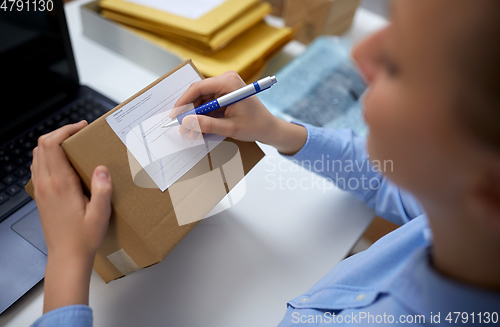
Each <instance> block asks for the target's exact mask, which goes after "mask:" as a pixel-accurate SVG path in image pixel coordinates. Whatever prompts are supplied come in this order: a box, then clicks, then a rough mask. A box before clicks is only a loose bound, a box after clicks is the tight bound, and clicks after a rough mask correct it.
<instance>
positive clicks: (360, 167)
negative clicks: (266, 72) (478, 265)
mask: <svg viewBox="0 0 500 327" xmlns="http://www.w3.org/2000/svg"><path fill="white" fill-rule="evenodd" d="M304 126H305V127H306V128H307V132H308V135H307V141H306V143H305V145H304V146H303V147H302V149H301V150H300V151H299V152H298V153H296V154H295V155H293V156H286V157H287V158H289V159H291V160H294V161H296V162H297V163H298V164H300V165H302V166H304V167H306V168H308V169H310V170H311V171H313V172H315V173H317V174H319V175H321V176H323V177H325V178H327V179H329V180H331V181H332V182H333V183H335V184H336V185H337V186H338V187H339V188H341V189H345V190H347V191H349V192H351V193H353V194H354V195H355V196H356V197H357V198H359V199H361V200H363V201H365V202H366V203H367V205H368V206H370V207H372V208H374V209H375V212H376V214H377V215H379V216H381V217H383V218H385V219H387V220H389V221H392V222H394V223H397V224H400V225H403V226H402V227H400V228H398V229H397V230H395V231H394V232H392V233H390V234H388V235H386V236H385V237H383V238H381V239H380V240H379V241H377V242H376V243H375V244H373V245H372V246H371V247H370V248H369V249H368V250H366V251H363V252H361V253H358V254H356V255H354V256H351V257H349V258H347V259H345V260H343V261H342V262H340V263H339V264H338V265H337V266H335V268H333V269H332V270H331V271H330V272H329V273H328V274H327V275H326V276H325V277H323V278H322V279H321V280H320V281H319V282H318V283H316V285H314V286H313V287H311V289H309V290H308V291H307V292H306V293H304V294H302V295H300V296H298V297H296V298H295V299H293V300H291V301H289V302H288V303H287V312H286V314H285V317H284V318H283V320H282V321H281V323H280V324H279V326H280V327H285V326H327V325H331V324H333V323H334V324H335V325H336V326H339V325H340V326H352V325H358V326H364V325H379V326H384V325H388V324H392V323H407V324H415V325H418V324H420V325H439V324H441V325H450V324H455V323H457V324H460V325H478V324H480V323H484V324H486V325H494V324H495V323H497V322H500V317H499V316H498V315H499V314H500V312H499V311H500V294H498V293H495V292H490V291H487V290H483V289H478V288H474V287H471V286H468V285H464V284H460V283H458V282H456V281H453V280H450V279H447V278H446V277H444V276H442V275H440V274H439V273H438V272H437V271H435V270H434V269H433V268H432V265H431V261H430V254H431V251H432V247H431V244H432V240H431V238H432V237H431V233H430V229H429V228H428V225H427V219H426V216H425V214H424V212H423V210H422V208H421V207H420V205H419V204H418V202H417V201H416V200H415V199H414V198H413V197H412V196H411V195H410V194H409V193H408V192H405V191H404V190H402V189H400V188H399V187H397V186H396V185H394V184H392V183H391V182H390V181H389V180H387V179H386V178H384V177H383V175H382V174H381V173H380V170H384V171H387V170H388V169H392V168H393V167H392V166H391V163H390V162H386V163H377V162H374V163H370V162H369V161H368V156H367V152H366V148H365V139H364V138H361V137H357V136H356V135H355V134H354V133H353V132H352V131H351V130H331V129H322V128H317V127H313V126H311V125H307V124H304ZM384 165H385V169H384ZM63 325H64V326H78V327H80V326H82V327H83V326H91V325H92V311H91V310H90V308H88V307H86V306H68V307H63V308H59V309H56V310H53V311H51V312H49V313H47V314H45V315H44V316H42V317H41V318H40V319H39V320H37V321H36V322H35V324H34V325H33V326H37V327H38V326H63Z"/></svg>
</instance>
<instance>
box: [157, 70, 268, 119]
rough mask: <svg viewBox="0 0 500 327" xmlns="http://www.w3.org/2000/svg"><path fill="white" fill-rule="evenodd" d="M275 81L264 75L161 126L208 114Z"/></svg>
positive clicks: (262, 89) (259, 90) (266, 87)
mask: <svg viewBox="0 0 500 327" xmlns="http://www.w3.org/2000/svg"><path fill="white" fill-rule="evenodd" d="M276 82H277V81H276V77H275V76H268V77H264V78H263V79H261V80H258V81H257V82H254V83H252V84H248V85H246V86H244V87H242V88H241V89H238V90H236V91H233V92H231V93H228V94H226V95H223V96H221V97H220V98H217V99H215V100H213V101H210V102H208V103H205V104H203V105H201V106H199V107H196V108H194V109H191V110H188V111H186V112H183V113H181V114H179V115H178V116H177V117H174V118H171V119H170V121H169V122H168V123H166V124H165V125H163V126H162V127H170V126H176V125H181V124H182V120H183V119H184V117H186V116H187V115H204V114H208V113H209V112H212V111H214V110H217V109H219V108H221V107H227V106H230V105H232V104H234V103H236V102H238V101H241V100H243V99H246V98H248V97H250V96H252V95H254V94H257V93H259V92H262V91H264V90H267V89H268V88H270V87H271V86H272V85H273V84H274V83H276Z"/></svg>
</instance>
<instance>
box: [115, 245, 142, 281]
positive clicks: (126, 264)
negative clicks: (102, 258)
mask: <svg viewBox="0 0 500 327" xmlns="http://www.w3.org/2000/svg"><path fill="white" fill-rule="evenodd" d="M108 260H109V261H111V263H112V264H113V265H114V266H115V267H116V269H118V270H119V271H120V272H121V273H122V274H124V275H128V274H130V273H133V272H134V271H136V270H139V269H140V267H139V266H138V265H137V264H136V263H135V262H134V260H132V258H131V257H130V256H129V255H128V254H127V252H125V250H124V249H120V250H118V251H116V252H113V253H111V254H110V255H108Z"/></svg>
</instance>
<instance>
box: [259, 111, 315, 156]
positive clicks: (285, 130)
mask: <svg viewBox="0 0 500 327" xmlns="http://www.w3.org/2000/svg"><path fill="white" fill-rule="evenodd" d="M267 134H268V135H267V138H266V139H265V141H262V143H265V144H268V145H271V146H273V147H275V148H276V149H277V150H278V151H279V152H281V153H282V154H285V155H293V154H295V153H297V152H299V150H300V149H302V147H303V146H304V144H305V143H306V141H307V130H306V128H305V127H304V126H301V125H297V124H294V123H290V122H286V121H284V120H282V119H279V118H277V117H274V120H273V122H272V124H271V127H270V128H269V133H267Z"/></svg>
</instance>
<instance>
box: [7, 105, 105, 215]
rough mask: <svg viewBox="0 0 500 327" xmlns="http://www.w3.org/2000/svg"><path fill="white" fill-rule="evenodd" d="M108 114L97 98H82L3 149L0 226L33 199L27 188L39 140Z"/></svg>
mask: <svg viewBox="0 0 500 327" xmlns="http://www.w3.org/2000/svg"><path fill="white" fill-rule="evenodd" d="M107 111H108V109H107V107H105V106H104V105H102V104H101V103H99V102H98V101H96V100H95V99H94V98H91V97H86V98H82V99H80V100H78V101H77V102H75V103H74V104H72V105H71V106H70V107H68V108H67V109H66V110H64V111H63V112H58V113H56V114H54V115H52V116H50V117H48V118H47V119H46V120H44V121H42V122H41V123H40V124H38V125H36V126H35V127H34V128H32V129H31V130H29V131H27V132H26V133H25V134H24V135H21V136H20V137H18V138H17V139H15V140H14V141H11V142H10V143H8V144H7V145H4V146H3V147H1V148H0V222H1V221H2V220H4V219H5V218H7V216H8V215H10V214H11V213H12V212H14V211H15V210H17V209H18V208H19V207H21V206H22V205H24V204H25V203H27V202H28V201H29V200H30V199H31V197H30V196H29V194H28V193H27V192H26V191H25V190H24V186H25V185H26V184H27V183H28V181H29V180H30V178H31V171H30V166H31V160H32V157H33V153H32V151H33V148H34V147H35V146H36V145H37V142H38V137H40V136H41V135H43V134H47V133H49V132H51V131H53V130H55V129H58V128H59V127H61V126H64V125H67V124H72V123H76V122H78V121H80V120H83V119H85V120H86V121H87V122H88V123H91V122H92V121H94V120H95V119H97V118H99V117H100V116H102V115H103V114H104V113H106V112H107Z"/></svg>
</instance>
